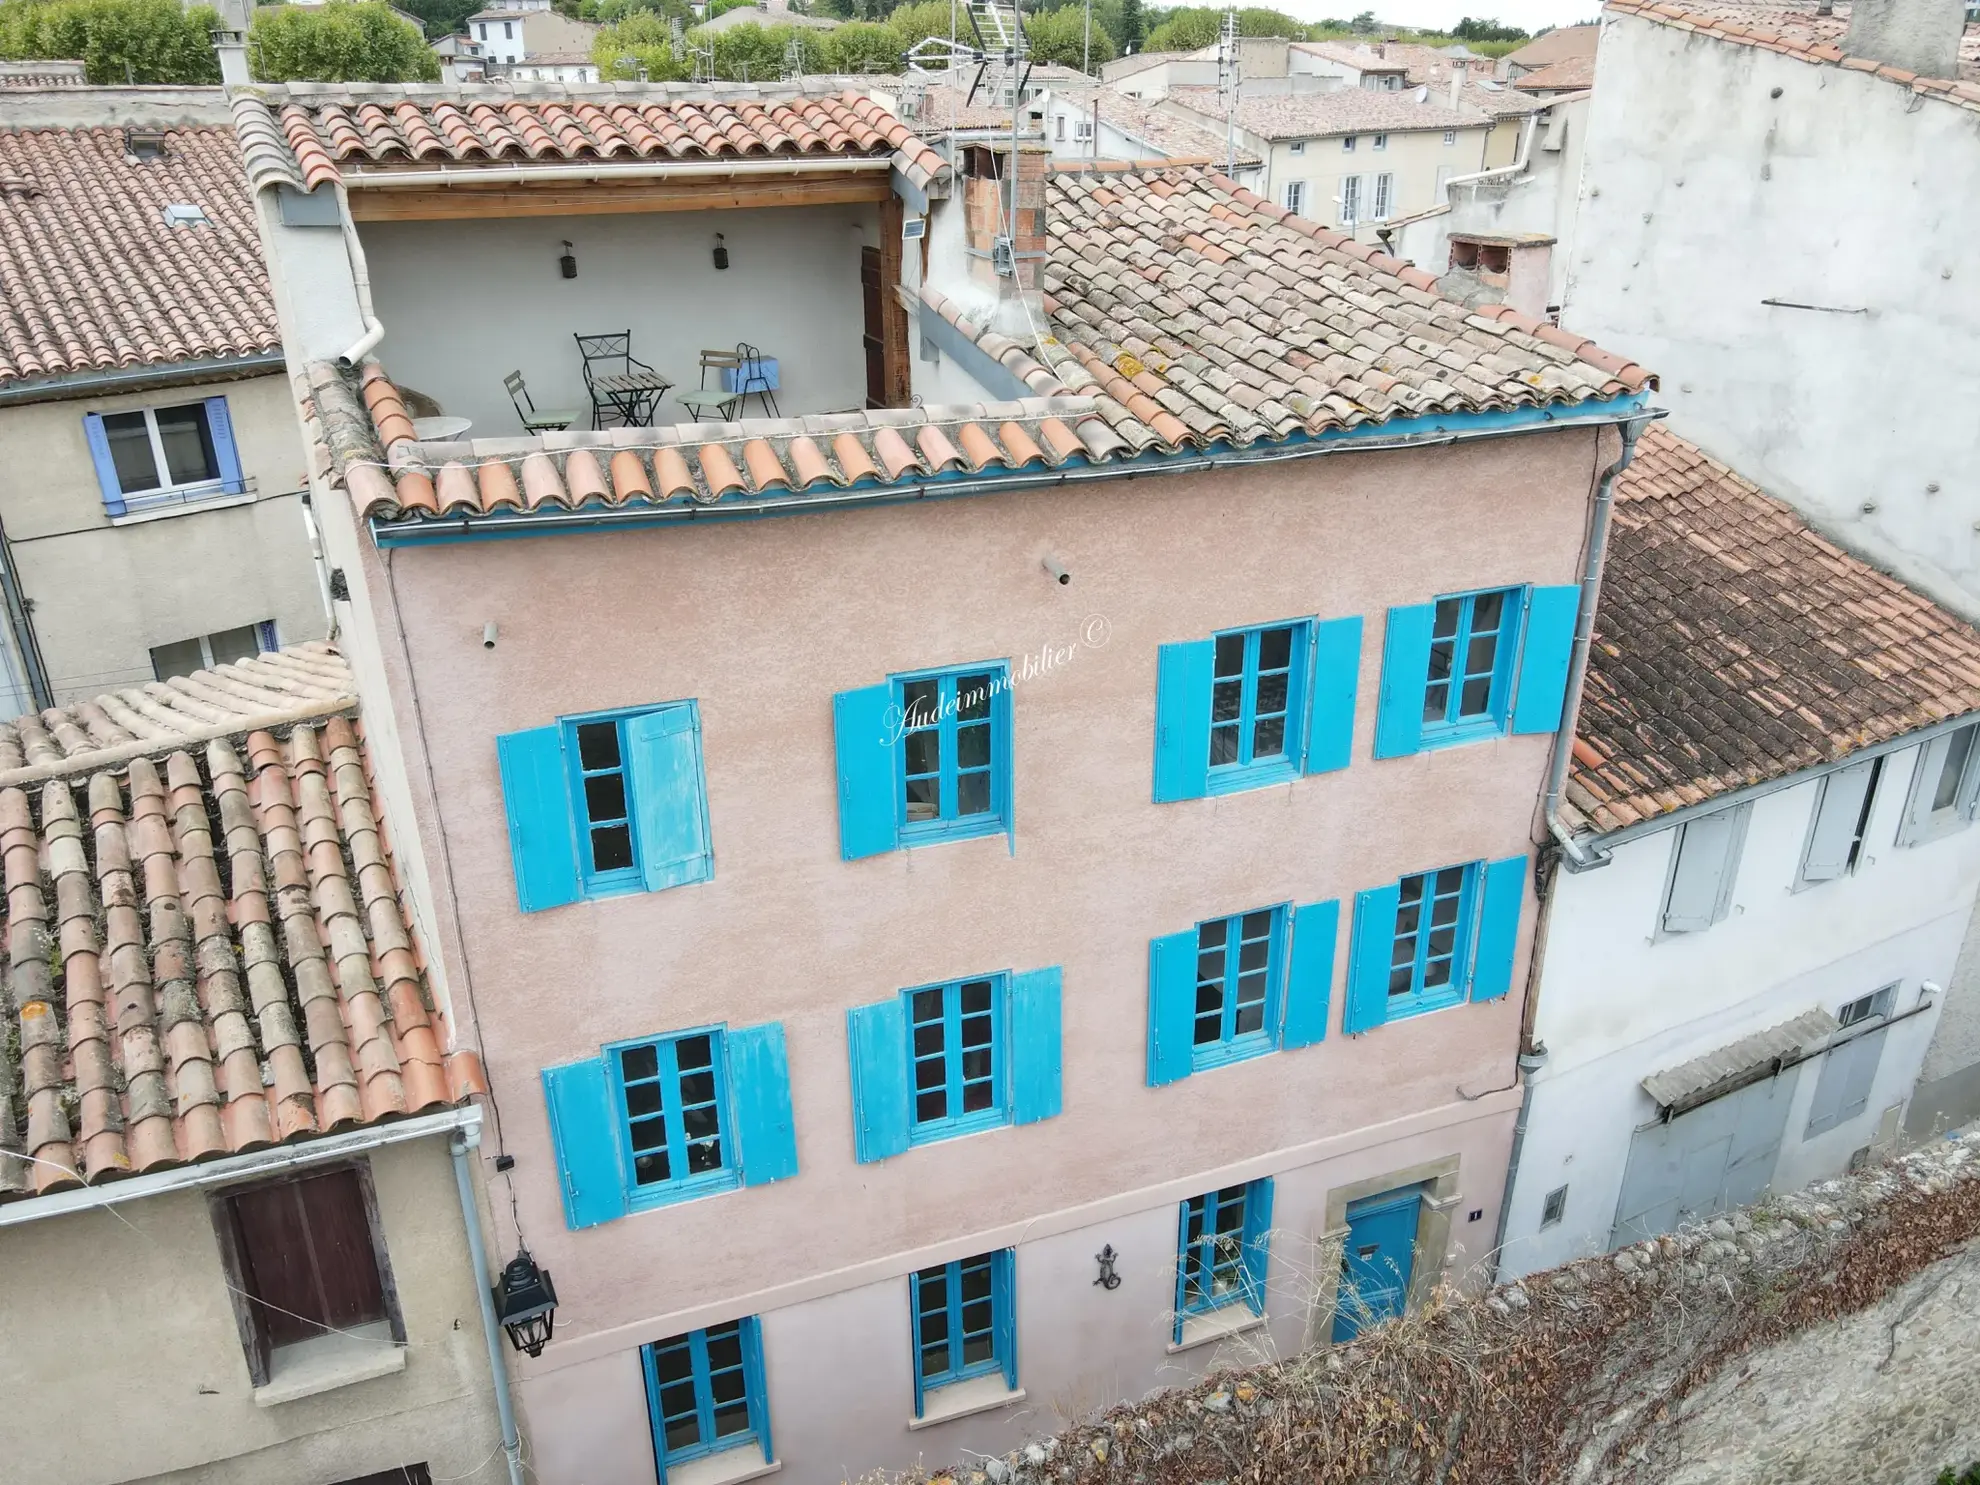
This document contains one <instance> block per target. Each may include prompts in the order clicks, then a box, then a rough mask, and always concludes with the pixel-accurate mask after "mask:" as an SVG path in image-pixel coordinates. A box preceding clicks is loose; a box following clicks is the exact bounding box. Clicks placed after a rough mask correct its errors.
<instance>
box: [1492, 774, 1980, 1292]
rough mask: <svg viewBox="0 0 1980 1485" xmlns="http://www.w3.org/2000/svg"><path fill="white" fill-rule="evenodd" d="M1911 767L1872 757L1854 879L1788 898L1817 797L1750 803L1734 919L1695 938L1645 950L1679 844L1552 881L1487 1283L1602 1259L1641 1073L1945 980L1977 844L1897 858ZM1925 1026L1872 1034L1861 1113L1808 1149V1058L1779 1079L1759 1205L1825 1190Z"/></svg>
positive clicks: (1899, 1001) (1972, 885)
mask: <svg viewBox="0 0 1980 1485" xmlns="http://www.w3.org/2000/svg"><path fill="white" fill-rule="evenodd" d="M1917 756H1918V750H1917V749H1916V748H1911V749H1906V750H1903V751H1900V752H1897V753H1893V754H1890V755H1887V756H1886V758H1885V762H1884V769H1883V775H1882V778H1881V779H1880V781H1879V783H1878V787H1877V795H1876V799H1875V802H1874V804H1873V805H1872V808H1871V816H1870V821H1869V828H1868V830H1867V832H1866V835H1865V839H1864V845H1863V849H1862V853H1861V857H1860V860H1859V864H1858V868H1857V871H1856V873H1855V874H1854V875H1853V876H1849V877H1844V878H1841V879H1839V880H1836V881H1832V882H1825V883H1822V884H1819V885H1817V886H1814V887H1810V888H1807V889H1805V890H1803V891H1799V892H1797V891H1795V890H1793V887H1794V880H1795V876H1796V874H1797V871H1798V870H1799V866H1800V862H1801V853H1802V847H1803V843H1804V841H1805V840H1806V838H1807V830H1808V821H1809V814H1810V812H1811V810H1812V809H1813V808H1814V804H1815V800H1816V797H1817V792H1818V786H1817V784H1816V783H1815V782H1814V781H1813V780H1812V779H1811V780H1809V781H1805V782H1802V783H1798V784H1795V785H1793V786H1792V787H1789V788H1786V789H1782V790H1779V791H1777V792H1775V793H1773V794H1769V795H1766V796H1764V797H1762V798H1760V799H1758V800H1756V801H1755V802H1754V804H1753V809H1752V815H1751V817H1750V819H1749V820H1748V824H1747V831H1746V842H1745V846H1744V849H1743V850H1742V852H1741V856H1740V862H1739V868H1738V873H1737V876H1736V878H1735V882H1734V887H1733V893H1732V905H1731V908H1730V910H1729V912H1728V914H1727V916H1726V917H1725V918H1724V919H1723V920H1722V921H1721V922H1719V923H1716V924H1714V925H1713V926H1712V927H1711V928H1709V929H1706V930H1705V931H1704V932H1702V933H1688V934H1680V935H1673V936H1670V937H1666V938H1661V939H1657V938H1654V937H1653V935H1654V934H1655V933H1656V930H1657V927H1658V921H1659V915H1660V913H1661V911H1662V905H1663V894H1664V887H1665V882H1666V880H1667V874H1668V871H1669V867H1670V858H1671V851H1672V849H1673V847H1674V845H1675V842H1676V839H1677V834H1678V832H1677V830H1676V829H1671V830H1663V831H1658V832H1656V833H1654V834H1651V835H1646V836H1640V837H1638V838H1636V839H1634V840H1631V841H1628V842H1625V843H1624V844H1622V845H1620V846H1618V847H1617V848H1616V849H1615V853H1614V858H1613V860H1612V861H1611V862H1610V864H1609V865H1607V866H1604V867H1600V868H1597V869H1595V870H1592V871H1586V872H1580V873H1571V872H1567V871H1562V872H1560V873H1559V874H1558V875H1557V876H1556V878H1555V882H1554V891H1553V899H1552V902H1551V904H1550V907H1549V918H1548V927H1547V948H1546V960H1545V965H1544V967H1543V970H1542V975H1541V983H1540V989H1539V1006H1538V1010H1537V1014H1536V1018H1535V1022H1534V1034H1535V1036H1536V1037H1538V1038H1539V1039H1540V1040H1541V1041H1543V1042H1545V1043H1546V1045H1547V1050H1548V1060H1547V1063H1546V1065H1545V1066H1544V1067H1543V1068H1542V1069H1541V1070H1540V1071H1539V1072H1538V1073H1537V1074H1535V1075H1534V1077H1533V1102H1532V1108H1531V1110H1530V1113H1529V1116H1528V1121H1527V1132H1526V1141H1525V1144H1524V1147H1523V1148H1522V1150H1521V1154H1520V1164H1519V1171H1518V1173H1517V1176H1516V1178H1515V1183H1514V1190H1513V1193H1512V1198H1511V1203H1510V1209H1509V1210H1510V1216H1509V1219H1508V1222H1507V1227H1506V1246H1505V1254H1504V1259H1503V1272H1505V1273H1506V1274H1507V1275H1509V1276H1516V1275H1519V1274H1524V1273H1529V1272H1532V1271H1533V1270H1535V1269H1541V1268H1547V1267H1550V1266H1552V1265H1554V1264H1557V1263H1562V1262H1565V1261H1567V1260H1568V1259H1570V1258H1574V1257H1577V1256H1579V1255H1581V1254H1583V1253H1587V1252H1591V1251H1594V1252H1599V1251H1601V1250H1602V1249H1604V1248H1606V1247H1607V1245H1608V1237H1609V1230H1610V1227H1611V1226H1612V1224H1613V1222H1614V1220H1615V1214H1616V1201H1617V1198H1618V1196H1619V1195H1620V1192H1621V1188H1622V1179H1623V1170H1624V1166H1625V1165H1626V1163H1627V1161H1628V1158H1629V1144H1630V1137H1631V1135H1632V1134H1633V1132H1634V1131H1635V1129H1636V1128H1637V1127H1638V1126H1639V1125H1642V1124H1644V1123H1647V1122H1648V1121H1649V1120H1651V1119H1652V1118H1654V1117H1655V1116H1656V1113H1657V1108H1656V1105H1655V1103H1654V1102H1653V1101H1652V1100H1651V1098H1650V1097H1649V1095H1648V1094H1646V1093H1644V1091H1643V1090H1642V1088H1641V1086H1640V1084H1641V1082H1642V1080H1643V1079H1644V1078H1645V1077H1647V1076H1648V1075H1650V1074H1651V1073H1655V1072H1660V1071H1662V1070H1664V1069H1666V1068H1670V1067H1674V1066H1676V1065H1678V1064H1679V1063H1683V1062H1688V1061H1690V1060H1691V1059H1692V1058H1694V1057H1700V1056H1703V1055H1705V1054H1706V1053H1708V1052H1712V1051H1715V1050H1717V1049H1718V1048H1720V1047H1723V1046H1725V1045H1727V1044H1728V1043H1730V1042H1734V1041H1737V1040H1739V1039H1740V1038H1741V1037H1743V1036H1747V1035H1750V1034H1751V1033H1753V1032H1756V1031H1760V1030H1763V1029H1765V1028H1767V1027H1770V1026H1776V1025H1779V1024H1780V1023H1781V1022H1783V1021H1787V1020H1790V1019H1792V1018H1793V1017H1795V1016H1797V1015H1800V1014H1801V1013H1802V1012H1804V1011H1807V1010H1810V1009H1813V1008H1815V1007H1817V1006H1820V1007H1822V1008H1824V1009H1826V1010H1828V1011H1830V1012H1831V1013H1833V1012H1834V1011H1835V1010H1837V1009H1838V1008H1839V1007H1840V1006H1841V1005H1843V1004H1844V1003H1846V1002H1848V1001H1851V1000H1854V999H1856V998H1857V997H1859V996H1863V995H1868V994H1870V993H1871V992H1872V991H1875V990H1878V989H1881V988H1882V987H1883V986H1885V985H1889V984H1892V983H1894V982H1895V983H1897V984H1898V986H1899V989H1898V993H1897V997H1896V1002H1895V1006H1894V1010H1895V1011H1904V1010H1907V1009H1909V1008H1911V1007H1912V1006H1914V1005H1916V1004H1918V998H1919V987H1920V986H1921V984H1922V983H1923V982H1924V981H1927V980H1930V981H1933V982H1934V983H1936V984H1938V985H1940V986H1941V987H1944V986H1946V985H1948V984H1949V983H1950V981H1951V977H1952V971H1953V966H1954V962H1955V960H1956V958H1957V956H1958V954H1959V948H1960V942H1961V938H1962V936H1963V934H1964V932H1965V929H1966V924H1967V920H1968V918H1969V916H1970V915H1971V913H1972V910H1973V904H1974V898H1975V890H1976V885H1980V828H1974V827H1968V828H1966V829H1964V830H1961V831H1958V832H1956V833H1954V834H1952V835H1950V836H1944V837H1941V838H1940V839H1938V840H1935V841H1930V842H1928V843H1926V844H1924V845H1918V846H1899V845H1897V844H1896V836H1897V830H1898V825H1899V822H1900V819H1901V817H1902V815H1903V812H1904V807H1905V801H1906V797H1907V795H1908V793H1909V791H1910V787H1911V778H1912V773H1913V770H1914V767H1915V765H1916V761H1917ZM1944 999H1945V997H1944V996H1943V995H1942V996H1940V997H1939V1000H1940V1001H1943V1000H1944ZM1937 1021H1938V1011H1937V1010H1936V1009H1934V1010H1932V1011H1929V1012H1927V1013H1925V1014H1922V1015H1917V1016H1914V1017H1912V1018H1910V1019H1908V1020H1905V1021H1902V1022H1899V1023H1898V1024H1897V1025H1895V1026H1893V1027H1892V1028H1891V1029H1890V1030H1889V1031H1888V1032H1887V1033H1885V1045H1884V1051H1883V1055H1882V1057H1881V1059H1880V1060H1879V1062H1878V1068H1877V1077H1876V1082H1875V1084H1874V1085H1873V1087H1872V1090H1871V1095H1870V1098H1869V1100H1868V1102H1867V1104H1866V1106H1865V1109H1864V1113H1863V1114H1862V1116H1861V1117H1859V1118H1857V1119H1855V1120H1852V1121H1851V1122H1849V1123H1847V1124H1843V1125H1838V1126H1837V1127H1836V1128H1834V1129H1831V1130H1829V1131H1827V1132H1826V1133H1824V1134H1822V1135H1819V1136H1817V1137H1816V1138H1815V1139H1813V1140H1804V1139H1803V1133H1804V1131H1805V1130H1806V1128H1807V1123H1808V1105H1809V1100H1810V1099H1811V1098H1812V1096H1813V1093H1814V1088H1815V1083H1816V1080H1817V1078H1818V1077H1819V1076H1820V1072H1821V1066H1822V1064H1821V1060H1820V1059H1819V1058H1818V1059H1815V1060H1812V1061H1809V1062H1807V1063H1804V1064H1802V1066H1801V1067H1800V1068H1799V1069H1798V1070H1794V1071H1790V1072H1789V1073H1787V1074H1784V1076H1790V1077H1795V1078H1797V1079H1798V1086H1797V1087H1796V1089H1795V1094H1794V1102H1793V1105H1792V1106H1791V1108H1790V1110H1789V1113H1788V1122H1787V1130H1786V1134H1785V1137H1784V1138H1783V1141H1782V1145H1781V1159H1780V1164H1779V1166H1778V1168H1777V1170H1776V1174H1775V1186H1776V1189H1782V1190H1786V1189H1792V1188H1794V1187H1798V1186H1802V1185H1805V1184H1807V1183H1808V1182H1809V1181H1811V1180H1816V1179H1819V1178H1821V1177H1823V1176H1827V1175H1832V1174H1835V1173H1836V1172H1839V1171H1840V1170H1842V1169H1843V1168H1844V1166H1845V1164H1846V1163H1847V1161H1848V1159H1849V1157H1850V1155H1851V1154H1852V1153H1853V1152H1854V1151H1855V1150H1857V1149H1859V1148H1861V1147H1862V1146H1864V1145H1866V1144H1868V1143H1870V1141H1871V1139H1872V1137H1873V1135H1874V1134H1875V1132H1876V1129H1877V1123H1878V1119H1879V1117H1880V1116H1881V1115H1882V1113H1883V1112H1884V1110H1885V1109H1887V1108H1889V1107H1890V1106H1891V1105H1893V1104H1899V1103H1902V1102H1903V1101H1904V1100H1905V1099H1906V1098H1907V1097H1908V1096H1909V1095H1910V1092H1911V1088H1912V1085H1913V1083H1914V1082H1916V1080H1917V1078H1918V1073H1919V1068H1920V1065H1921V1063H1922V1061H1923V1059H1924V1056H1925V1049H1926V1046H1927V1044H1928V1043H1929V1042H1930V1041H1931V1038H1932V1031H1933V1028H1934V1026H1935V1025H1936V1024H1937ZM1562 1185H1566V1186H1567V1187H1568V1199H1567V1213H1566V1217H1565V1219H1564V1220H1563V1221H1562V1222H1560V1223H1559V1224H1557V1225H1555V1226H1552V1227H1548V1228H1546V1229H1545V1230H1544V1231H1543V1230H1542V1229H1541V1227H1540V1216H1541V1207H1542V1203H1543V1202H1544V1201H1545V1199H1546V1196H1547V1193H1548V1192H1550V1191H1552V1190H1554V1189H1555V1188H1556V1187H1559V1186H1562Z"/></svg>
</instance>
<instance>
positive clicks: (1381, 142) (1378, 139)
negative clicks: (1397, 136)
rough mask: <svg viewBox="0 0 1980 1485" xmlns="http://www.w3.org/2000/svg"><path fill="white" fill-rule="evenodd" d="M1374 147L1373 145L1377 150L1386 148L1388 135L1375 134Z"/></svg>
mask: <svg viewBox="0 0 1980 1485" xmlns="http://www.w3.org/2000/svg"><path fill="white" fill-rule="evenodd" d="M1374 147H1375V148H1376V149H1378V150H1385V149H1387V148H1388V147H1389V136H1388V135H1386V134H1377V135H1376V136H1375V145H1374Z"/></svg>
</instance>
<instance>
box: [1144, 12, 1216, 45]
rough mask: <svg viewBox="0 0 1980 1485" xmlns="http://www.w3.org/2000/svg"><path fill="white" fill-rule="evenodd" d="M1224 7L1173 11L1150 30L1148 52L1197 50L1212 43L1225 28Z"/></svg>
mask: <svg viewBox="0 0 1980 1485" xmlns="http://www.w3.org/2000/svg"><path fill="white" fill-rule="evenodd" d="M1223 25H1224V13H1223V12H1222V11H1221V10H1199V9H1196V8H1194V7H1191V8H1188V9H1184V10H1172V11H1170V12H1169V17H1168V19H1167V20H1165V21H1163V22H1162V24H1161V25H1159V26H1157V27H1156V28H1155V29H1154V30H1153V31H1150V32H1149V33H1148V41H1147V44H1146V45H1144V46H1143V47H1142V48H1141V49H1142V50H1143V51H1145V52H1193V51H1198V50H1201V49H1202V48H1203V47H1206V46H1209V45H1210V44H1211V43H1212V42H1214V41H1215V40H1216V39H1217V34H1218V32H1220V31H1221V30H1222V29H1223Z"/></svg>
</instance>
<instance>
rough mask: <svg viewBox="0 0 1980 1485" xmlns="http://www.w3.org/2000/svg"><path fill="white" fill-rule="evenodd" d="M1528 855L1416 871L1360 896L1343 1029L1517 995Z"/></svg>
mask: <svg viewBox="0 0 1980 1485" xmlns="http://www.w3.org/2000/svg"><path fill="white" fill-rule="evenodd" d="M1526 875H1527V859H1526V858H1525V857H1524V856H1509V857H1506V858H1504V859H1503V860H1499V861H1490V862H1485V861H1471V862H1465V863H1463V864H1460V865H1457V866H1446V867H1440V868H1439V869H1437V870H1435V871H1426V872H1415V873H1412V874H1411V875H1409V876H1406V877H1403V878H1402V879H1401V880H1400V881H1397V882H1391V883H1389V884H1388V885H1386V886H1382V887H1375V888H1371V889H1370V890H1368V891H1366V892H1360V893H1357V894H1356V895H1355V908H1354V928H1353V940H1352V945H1351V947H1350V950H1349V964H1348V1003H1347V1010H1346V1012H1345V1014H1344V1016H1343V1019H1342V1029H1343V1030H1344V1031H1347V1032H1350V1033H1353V1032H1358V1031H1368V1030H1370V1029H1372V1028H1374V1027H1376V1026H1380V1025H1382V1024H1384V1023H1385V1022H1388V1021H1399V1020H1402V1019H1403V1018H1405V1017H1408V1016H1415V1015H1421V1014H1423V1013H1425V1012H1428V1011H1437V1010H1443V1009H1444V1008H1446V1007H1448V1006H1453V1005H1456V1004H1458V1003H1459V1002H1460V1001H1463V1000H1466V999H1469V1000H1473V1001H1486V1000H1496V999H1498V998H1499V997H1500V996H1502V995H1504V994H1506V993H1507V992H1508V991H1509V990H1511V989H1512V971H1513V955H1514V952H1515V949H1516V946H1517V938H1518V933H1519V919H1520V912H1521V908H1522V905H1523V902H1524V899H1525V892H1526Z"/></svg>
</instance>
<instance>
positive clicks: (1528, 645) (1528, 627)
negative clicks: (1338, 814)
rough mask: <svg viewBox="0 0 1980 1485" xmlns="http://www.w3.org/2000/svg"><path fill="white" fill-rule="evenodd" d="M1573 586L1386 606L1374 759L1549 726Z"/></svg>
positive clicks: (1559, 685) (1570, 644) (1573, 607)
mask: <svg viewBox="0 0 1980 1485" xmlns="http://www.w3.org/2000/svg"><path fill="white" fill-rule="evenodd" d="M1580 604H1581V589H1580V588H1579V587H1577V586H1574V585H1572V584H1569V585H1566V586H1562V587H1549V588H1488V589H1482V590H1480V591H1477V592H1472V593H1453V594H1446V595H1444V596H1443V597H1440V598H1438V599H1436V600H1435V601H1434V602H1431V603H1415V604H1406V605H1403V606H1400V607H1397V608H1392V609H1390V610H1389V618H1388V626H1387V630H1386V632H1385V634H1384V636H1383V641H1382V697H1381V703H1380V709H1379V711H1378V712H1377V714H1376V719H1375V756H1376V757H1377V758H1400V757H1404V756H1407V755H1409V754H1411V753H1420V752H1422V751H1424V750H1425V749H1427V748H1439V747H1448V746H1451V745H1453V744H1457V743H1466V742H1475V741H1477V740H1478V739H1480V738H1486V737H1499V736H1503V735H1505V734H1506V733H1507V732H1513V733H1526V732H1552V731H1554V730H1555V729H1556V728H1558V727H1559V726H1560V723H1561V708H1562V707H1563V705H1564V704H1565V703H1566V699H1567V683H1568V665H1569V663H1570V661H1571V659H1572V658H1573V653H1574V624H1575V616H1576V614H1577V612H1578V610H1579V608H1580Z"/></svg>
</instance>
